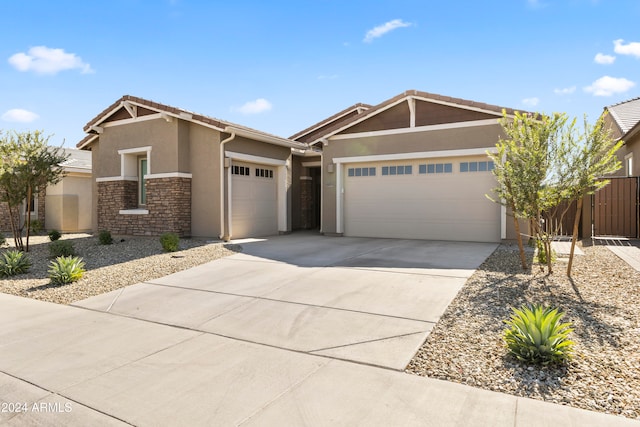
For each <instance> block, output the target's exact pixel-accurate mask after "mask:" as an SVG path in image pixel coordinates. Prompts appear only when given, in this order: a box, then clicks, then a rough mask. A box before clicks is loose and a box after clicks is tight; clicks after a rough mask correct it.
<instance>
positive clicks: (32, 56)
mask: <svg viewBox="0 0 640 427" xmlns="http://www.w3.org/2000/svg"><path fill="white" fill-rule="evenodd" d="M9 64H11V65H13V67H14V68H15V69H17V70H18V71H34V72H36V73H38V74H56V73H58V72H60V71H63V70H73V69H79V70H80V72H81V73H82V74H87V73H93V72H94V70H93V69H92V68H91V65H89V64H87V63H85V62H84V61H82V58H80V57H79V56H76V54H75V53H67V52H65V51H64V49H52V48H48V47H46V46H35V47H32V48H31V49H29V52H28V53H24V52H20V53H16V54H15V55H12V56H11V57H10V58H9Z"/></svg>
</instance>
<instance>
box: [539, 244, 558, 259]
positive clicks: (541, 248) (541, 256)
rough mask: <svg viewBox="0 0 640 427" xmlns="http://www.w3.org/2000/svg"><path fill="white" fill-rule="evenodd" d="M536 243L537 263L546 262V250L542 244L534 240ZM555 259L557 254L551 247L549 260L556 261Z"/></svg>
mask: <svg viewBox="0 0 640 427" xmlns="http://www.w3.org/2000/svg"><path fill="white" fill-rule="evenodd" d="M536 245H537V247H538V253H537V255H536V256H537V259H538V263H539V264H546V263H547V251H545V250H544V244H543V243H542V242H541V241H540V240H538V241H536ZM556 259H557V255H556V251H554V250H553V249H551V262H556Z"/></svg>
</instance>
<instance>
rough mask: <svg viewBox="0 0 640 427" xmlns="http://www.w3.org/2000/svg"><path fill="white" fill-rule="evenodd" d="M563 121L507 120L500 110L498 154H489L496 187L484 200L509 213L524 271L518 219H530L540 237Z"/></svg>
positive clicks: (563, 118) (532, 116)
mask: <svg viewBox="0 0 640 427" xmlns="http://www.w3.org/2000/svg"><path fill="white" fill-rule="evenodd" d="M566 122H567V117H566V115H564V114H554V115H553V116H547V115H540V114H530V113H520V112H515V114H514V116H513V117H509V116H507V114H506V111H503V112H502V119H500V124H501V126H502V129H503V132H504V135H505V137H501V138H500V139H499V141H498V144H497V145H496V147H497V152H496V153H489V156H490V157H491V158H492V160H493V162H494V164H495V168H494V170H493V174H494V176H495V177H496V180H497V181H498V186H497V187H496V188H495V189H494V193H495V195H496V197H495V198H493V197H491V196H489V195H487V197H489V198H490V199H491V200H493V201H494V202H496V203H500V204H502V205H504V206H506V207H507V208H508V209H509V210H510V211H511V215H512V216H513V219H514V226H515V230H516V234H517V239H518V248H519V250H520V261H521V263H522V268H523V269H527V268H528V267H527V261H526V257H525V253H524V246H523V243H522V236H521V232H520V225H519V221H518V220H519V219H525V220H529V221H530V222H531V223H532V224H534V230H533V231H534V234H535V235H536V237H537V238H538V237H540V235H541V233H542V228H541V227H540V224H541V219H542V212H543V211H544V210H545V209H548V208H549V207H551V206H555V204H554V199H553V196H554V192H551V191H549V184H550V182H551V181H552V178H553V173H552V170H553V166H554V165H555V164H556V163H557V162H556V158H557V157H558V156H559V155H560V153H561V152H562V150H563V149H562V139H563V138H562V129H563V128H564V126H565V125H566ZM549 253H550V252H549ZM548 258H550V257H548ZM548 265H550V264H548Z"/></svg>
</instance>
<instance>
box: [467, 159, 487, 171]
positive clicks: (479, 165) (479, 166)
mask: <svg viewBox="0 0 640 427" xmlns="http://www.w3.org/2000/svg"><path fill="white" fill-rule="evenodd" d="M494 168H495V165H494V164H493V161H491V160H489V161H486V162H460V172H487V171H492V170H493V169H494Z"/></svg>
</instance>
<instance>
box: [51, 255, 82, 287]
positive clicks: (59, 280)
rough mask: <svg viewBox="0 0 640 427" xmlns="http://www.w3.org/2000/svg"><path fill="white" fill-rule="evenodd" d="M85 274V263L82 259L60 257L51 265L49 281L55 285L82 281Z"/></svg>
mask: <svg viewBox="0 0 640 427" xmlns="http://www.w3.org/2000/svg"><path fill="white" fill-rule="evenodd" d="M84 272H85V269H84V261H83V260H82V258H80V257H71V256H59V257H57V258H56V259H55V260H53V261H51V263H50V264H49V279H51V283H53V284H54V285H66V284H68V283H73V282H75V281H77V280H80V279H82V276H83V274H84Z"/></svg>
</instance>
